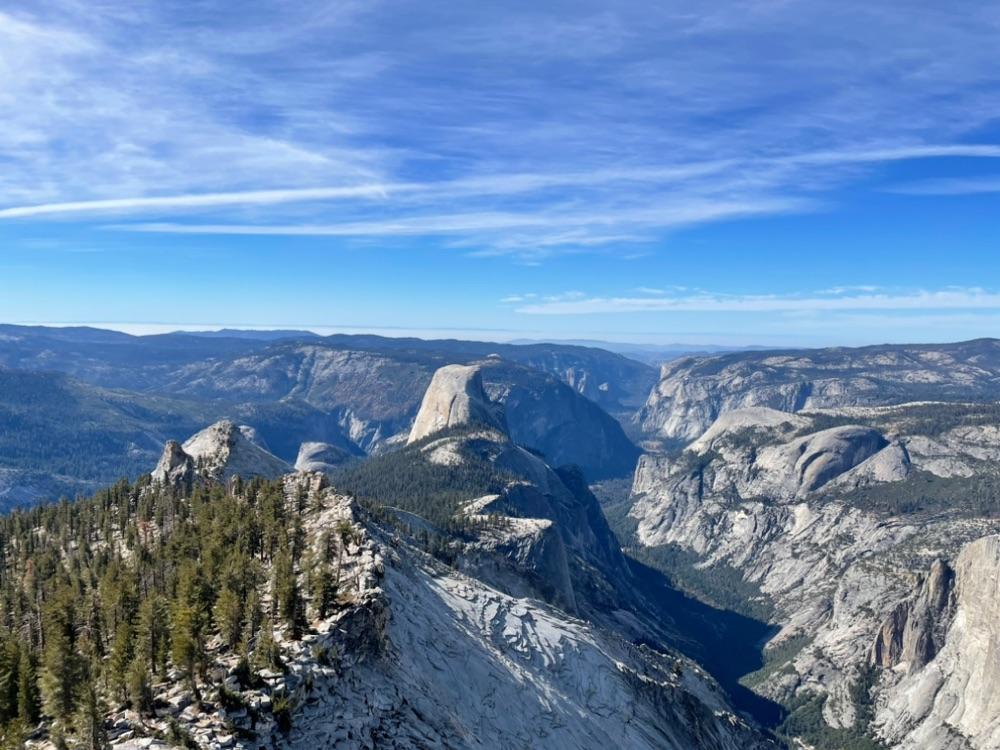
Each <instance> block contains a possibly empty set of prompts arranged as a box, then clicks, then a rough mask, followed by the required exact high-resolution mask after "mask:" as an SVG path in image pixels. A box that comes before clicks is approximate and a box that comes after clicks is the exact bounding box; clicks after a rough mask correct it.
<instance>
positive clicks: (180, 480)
mask: <svg viewBox="0 0 1000 750" xmlns="http://www.w3.org/2000/svg"><path fill="white" fill-rule="evenodd" d="M152 477H153V481H154V482H159V483H160V484H163V485H167V486H170V487H176V488H185V487H187V488H190V487H191V485H192V484H193V483H194V481H195V477H196V471H195V460H194V458H192V457H191V455H190V454H188V453H186V452H185V451H184V448H183V447H182V446H181V444H180V443H178V442H177V441H176V440H168V441H167V444H166V445H165V446H164V447H163V455H162V456H160V460H159V462H158V463H157V464H156V468H155V469H153V472H152Z"/></svg>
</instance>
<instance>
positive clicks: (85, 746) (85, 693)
mask: <svg viewBox="0 0 1000 750" xmlns="http://www.w3.org/2000/svg"><path fill="white" fill-rule="evenodd" d="M73 734H74V735H75V738H76V747H78V748H81V749H82V750H104V748H105V747H106V746H107V736H106V734H105V732H104V707H103V706H102V705H101V702H100V700H99V699H98V697H97V690H96V688H95V686H94V683H93V681H86V682H85V683H84V684H83V685H82V686H81V687H80V690H79V695H78V697H77V709H76V712H75V713H74V715H73Z"/></svg>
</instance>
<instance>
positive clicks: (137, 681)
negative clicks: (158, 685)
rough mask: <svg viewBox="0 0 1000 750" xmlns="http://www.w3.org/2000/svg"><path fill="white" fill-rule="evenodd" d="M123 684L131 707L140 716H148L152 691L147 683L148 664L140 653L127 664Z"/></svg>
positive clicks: (150, 709)
mask: <svg viewBox="0 0 1000 750" xmlns="http://www.w3.org/2000/svg"><path fill="white" fill-rule="evenodd" d="M125 684H126V690H127V692H128V702H129V704H130V705H131V706H132V709H133V710H134V711H136V712H137V713H138V714H139V715H140V716H148V715H149V714H150V713H151V712H152V710H153V691H152V689H151V688H150V685H149V666H148V664H147V663H146V660H145V659H144V658H143V657H142V656H141V655H137V656H136V657H135V658H134V659H133V660H132V663H131V664H130V665H129V668H128V675H127V677H126V680H125Z"/></svg>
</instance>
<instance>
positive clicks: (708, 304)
mask: <svg viewBox="0 0 1000 750" xmlns="http://www.w3.org/2000/svg"><path fill="white" fill-rule="evenodd" d="M858 310H880V311H895V312H903V311H921V310H1000V292H991V291H987V290H984V289H977V288H969V289H943V290H938V291H927V290H918V291H909V292H896V293H889V292H885V293H852V294H839V295H830V294H825V293H819V294H815V295H812V296H809V295H789V296H781V295H725V294H709V293H701V294H696V295H687V296H674V297H655V298H654V297H585V298H578V297H573V298H569V299H563V298H552V299H546V300H544V301H542V302H537V303H532V304H529V305H525V306H523V307H519V308H518V309H517V312H519V313H524V314H531V315H592V314H608V313H670V312H701V313H718V312H727V313H731V312H742V313H812V312H843V311H858Z"/></svg>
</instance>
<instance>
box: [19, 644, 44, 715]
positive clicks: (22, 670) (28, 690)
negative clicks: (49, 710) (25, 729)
mask: <svg viewBox="0 0 1000 750" xmlns="http://www.w3.org/2000/svg"><path fill="white" fill-rule="evenodd" d="M40 708H41V704H40V699H39V696H38V677H37V671H36V669H35V656H34V654H32V652H31V649H30V648H29V647H28V645H27V644H24V643H22V644H21V654H20V657H19V660H18V667H17V715H18V717H20V719H21V720H22V721H23V722H24V723H25V724H27V725H28V726H34V725H35V724H36V723H38V712H39V710H40Z"/></svg>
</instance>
